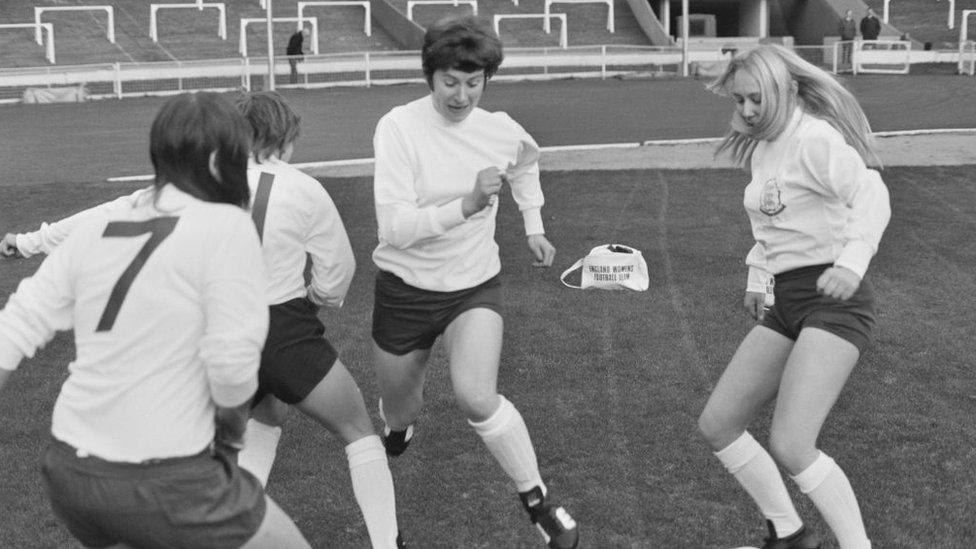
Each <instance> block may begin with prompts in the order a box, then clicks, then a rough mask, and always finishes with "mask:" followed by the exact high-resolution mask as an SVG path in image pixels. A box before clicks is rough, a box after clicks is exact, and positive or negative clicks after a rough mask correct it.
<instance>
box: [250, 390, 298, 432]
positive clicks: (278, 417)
mask: <svg viewBox="0 0 976 549" xmlns="http://www.w3.org/2000/svg"><path fill="white" fill-rule="evenodd" d="M289 408H290V406H289V405H288V404H285V403H284V402H282V401H280V400H278V399H277V398H275V397H274V396H272V395H266V396H265V397H264V398H262V399H261V401H260V402H258V403H257V405H256V406H255V407H254V408H253V409H252V410H251V417H252V418H253V419H255V420H257V421H260V422H261V423H263V424H265V425H269V426H271V427H281V426H282V425H284V424H285V420H286V419H287V418H288V409H289Z"/></svg>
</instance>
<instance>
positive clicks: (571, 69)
mask: <svg viewBox="0 0 976 549" xmlns="http://www.w3.org/2000/svg"><path fill="white" fill-rule="evenodd" d="M31 27H33V25H31ZM794 49H795V51H797V53H799V54H800V55H801V56H803V57H804V58H805V59H807V60H808V61H811V62H813V63H814V64H817V65H819V66H822V67H824V68H827V69H828V70H830V69H831V68H833V67H832V61H833V57H834V46H832V45H831V46H823V47H821V46H797V47H796V48H794ZM688 55H689V57H688V61H689V63H700V64H703V65H706V64H712V63H715V62H719V61H723V60H727V59H728V58H727V56H725V55H724V54H723V53H722V52H721V50H720V49H715V50H689V52H688ZM910 55H911V60H912V62H924V63H931V62H941V63H956V62H957V61H959V60H960V51H959V50H953V51H948V50H946V51H916V50H912V51H911V52H910ZM967 55H968V56H972V55H973V54H972V53H971V52H969V51H968V50H967ZM970 58H971V57H967V59H970ZM419 59H420V54H419V52H417V51H383V52H358V53H345V54H328V55H307V56H305V61H304V62H302V63H299V64H298V71H299V81H298V83H296V84H282V83H280V81H278V82H279V83H278V87H280V88H324V87H336V86H371V85H374V84H384V83H399V82H423V76H422V74H421V70H420V60H419ZM970 63H971V61H970ZM969 66H971V65H967V68H969ZM274 67H275V74H276V75H280V76H286V75H288V74H289V73H290V71H291V67H290V65H289V63H288V57H287V56H280V57H276V58H275V64H274ZM681 67H682V51H681V48H679V47H653V46H570V47H568V48H561V47H549V48H509V49H507V50H506V56H505V63H504V64H503V65H502V68H501V70H500V71H499V73H498V74H497V75H496V76H495V79H497V80H517V79H551V78H565V77H589V78H593V77H596V78H607V77H611V76H616V75H622V74H634V73H639V74H646V75H678V74H681V72H682V71H681ZM267 71H268V60H267V58H266V57H250V58H247V57H241V58H233V59H217V60H199V61H164V62H151V63H102V64H93V65H62V66H46V67H28V68H7V69H0V102H3V103H14V102H19V101H20V100H21V98H22V96H23V94H24V91H25V90H26V89H27V88H31V87H46V88H53V87H69V86H75V87H76V86H79V85H84V86H85V87H86V89H87V91H88V96H89V97H92V98H111V97H116V98H123V97H136V96H146V95H166V94H173V93H179V92H182V91H190V90H238V89H247V90H250V89H262V88H263V87H264V79H265V77H266V76H267ZM276 80H277V79H276ZM284 80H287V78H284Z"/></svg>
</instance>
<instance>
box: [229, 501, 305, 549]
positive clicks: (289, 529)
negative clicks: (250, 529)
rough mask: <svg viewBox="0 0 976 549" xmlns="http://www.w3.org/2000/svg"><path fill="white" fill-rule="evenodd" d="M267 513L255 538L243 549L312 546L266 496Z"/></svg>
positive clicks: (295, 548) (283, 548)
mask: <svg viewBox="0 0 976 549" xmlns="http://www.w3.org/2000/svg"><path fill="white" fill-rule="evenodd" d="M264 501H265V503H266V504H267V508H268V510H267V512H266V513H265V514H264V520H263V521H262V522H261V526H260V527H259V528H258V531H257V532H255V533H254V536H252V537H251V539H250V540H248V542H247V543H245V544H244V545H243V546H241V549H266V548H268V547H276V548H281V549H305V548H310V547H311V546H310V545H309V544H308V542H307V541H306V540H305V536H303V535H302V533H301V532H300V531H299V530H298V527H297V526H295V523H294V522H292V520H291V518H290V517H289V516H288V515H287V514H285V512H284V511H282V510H281V507H278V504H277V503H275V502H274V500H272V499H271V498H269V497H268V496H264Z"/></svg>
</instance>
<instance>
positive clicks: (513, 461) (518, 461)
mask: <svg viewBox="0 0 976 549" xmlns="http://www.w3.org/2000/svg"><path fill="white" fill-rule="evenodd" d="M498 400H499V402H500V404H499V406H498V409H497V410H495V412H494V413H493V414H492V415H491V417H489V418H488V419H486V420H484V421H480V422H474V421H471V420H468V423H470V424H471V426H472V427H474V430H475V432H476V433H478V436H480V437H481V440H482V441H484V443H485V446H487V447H488V451H489V452H491V455H492V456H494V457H495V461H497V462H498V464H499V465H501V466H502V470H504V471H505V473H506V474H507V475H508V476H509V478H511V479H512V480H513V481H515V486H516V488H517V489H518V491H519V492H527V491H529V490H531V489H532V488H535V487H536V486H538V487H540V488H542V492H543V493H545V491H546V487H545V485H544V484H543V483H542V477H541V476H540V475H539V464H538V462H537V461H536V457H535V448H533V447H532V439H530V438H529V430H528V429H527V428H526V427H525V420H523V419H522V414H520V413H519V412H518V410H516V409H515V406H514V405H512V403H511V402H509V401H508V399H506V398H505V397H503V396H501V395H499V396H498Z"/></svg>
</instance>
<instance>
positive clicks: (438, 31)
mask: <svg viewBox="0 0 976 549" xmlns="http://www.w3.org/2000/svg"><path fill="white" fill-rule="evenodd" d="M504 57H505V56H504V54H503V53H502V41H501V40H499V39H498V35H496V34H495V31H494V29H492V28H491V26H490V25H489V24H488V22H487V21H485V20H484V19H479V18H478V17H475V16H473V15H466V16H462V17H447V18H444V19H440V20H439V21H437V22H436V23H434V24H433V25H431V26H430V27H429V28H428V29H427V33H426V34H425V35H424V47H423V49H422V50H421V52H420V58H421V61H422V63H423V69H424V76H426V77H427V83H428V84H430V85H433V79H434V72H435V71H437V70H449V69H457V70H460V71H464V72H474V71H476V70H482V71H484V73H485V78H491V77H492V76H493V75H494V74H495V73H496V72H498V67H499V66H500V65H501V64H502V59H504Z"/></svg>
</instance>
